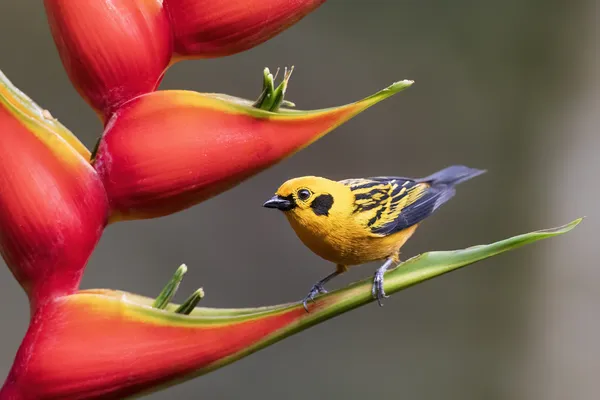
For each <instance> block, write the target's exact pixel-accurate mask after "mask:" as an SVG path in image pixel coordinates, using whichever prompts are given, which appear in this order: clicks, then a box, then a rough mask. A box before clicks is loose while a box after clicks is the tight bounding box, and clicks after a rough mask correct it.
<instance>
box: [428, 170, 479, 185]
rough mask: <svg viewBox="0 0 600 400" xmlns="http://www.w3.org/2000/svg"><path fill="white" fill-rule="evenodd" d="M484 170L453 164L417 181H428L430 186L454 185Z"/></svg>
mask: <svg viewBox="0 0 600 400" xmlns="http://www.w3.org/2000/svg"><path fill="white" fill-rule="evenodd" d="M484 172H486V170H484V169H475V168H469V167H465V166H464V165H453V166H451V167H448V168H444V169H442V170H441V171H438V172H436V173H434V174H432V175H429V176H427V177H425V178H422V179H419V181H420V182H426V183H429V184H430V185H431V186H437V185H447V186H454V185H458V184H459V183H462V182H464V181H467V180H469V179H471V178H474V177H476V176H477V175H481V174H483V173H484Z"/></svg>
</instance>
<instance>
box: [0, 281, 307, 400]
mask: <svg viewBox="0 0 600 400" xmlns="http://www.w3.org/2000/svg"><path fill="white" fill-rule="evenodd" d="M113 293H114V292H113ZM114 294H115V295H113V296H111V295H110V293H106V292H104V293H101V294H95V293H93V292H88V293H85V292H82V293H80V294H75V295H71V296H68V297H65V298H62V299H60V300H57V301H56V302H55V303H52V304H49V305H48V306H47V307H46V308H45V309H42V310H40V311H39V312H38V314H37V315H36V318H34V319H33V321H32V324H31V326H30V328H29V331H28V333H27V335H26V337H25V339H24V341H23V344H22V345H21V348H20V349H19V352H18V354H17V357H16V360H15V363H14V366H13V369H12V370H11V373H10V375H9V377H8V379H7V382H6V383H5V386H4V388H3V389H2V392H0V398H1V399H9V398H10V397H8V396H9V394H18V397H17V398H20V399H64V400H68V399H99V398H106V399H108V398H110V399H120V398H124V397H126V396H131V395H134V394H140V393H141V392H144V391H146V390H149V389H152V388H156V387H158V386H162V385H165V384H168V383H170V382H172V381H174V380H177V379H184V378H187V379H189V378H192V377H193V376H195V375H199V374H201V373H203V372H207V370H209V369H210V368H214V367H217V366H218V365H222V364H226V363H228V362H231V360H228V359H227V357H229V356H236V357H237V358H240V357H242V356H243V355H245V354H247V353H248V352H249V351H251V349H252V347H253V346H254V345H256V344H258V343H259V342H265V341H267V340H268V339H269V335H271V334H273V333H275V332H277V331H278V330H280V329H281V328H283V327H286V326H290V325H291V324H292V323H293V322H294V321H296V320H297V319H299V318H301V317H304V316H306V312H305V311H304V310H303V309H302V307H296V308H292V309H287V310H282V311H278V312H273V313H270V314H268V313H263V314H262V315H257V316H256V317H254V318H252V317H251V316H240V317H233V318H228V319H223V318H219V317H193V316H183V315H179V314H174V313H171V312H167V311H164V310H156V309H151V308H149V307H147V306H142V305H138V304H134V303H132V302H131V301H130V299H128V300H125V299H122V298H120V297H119V296H118V293H114Z"/></svg>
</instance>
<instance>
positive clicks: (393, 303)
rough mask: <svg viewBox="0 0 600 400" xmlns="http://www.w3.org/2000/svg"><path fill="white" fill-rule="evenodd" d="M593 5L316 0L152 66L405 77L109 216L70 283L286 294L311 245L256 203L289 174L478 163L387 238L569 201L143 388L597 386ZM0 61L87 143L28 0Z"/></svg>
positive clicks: (74, 98) (229, 78) (5, 333)
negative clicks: (240, 354) (522, 237)
mask: <svg viewBox="0 0 600 400" xmlns="http://www.w3.org/2000/svg"><path fill="white" fill-rule="evenodd" d="M597 23H598V9H597V1H595V0H574V1H566V0H562V1H560V0H543V1H542V0H503V1H499V0H483V1H465V0H458V1H453V2H448V1H444V0H428V1H424V0H420V1H417V0H395V1H392V0H390V1H384V0H370V1H366V0H365V1H359V0H345V1H344V0H337V1H336V0H330V1H329V2H327V3H326V4H325V5H324V6H323V7H321V8H320V9H319V10H317V11H316V12H315V13H314V14H312V15H309V16H308V17H307V18H306V19H304V20H302V21H301V22H300V23H299V24H297V25H296V26H294V27H293V28H291V29H290V30H288V31H286V32H284V33H283V34H281V35H279V36H278V37H276V38H275V39H273V40H271V41H269V42H267V43H266V44H263V45H261V46H259V47H257V48H255V49H253V50H251V51H248V52H245V53H242V54H238V55H235V56H231V57H227V58H222V59H215V60H204V61H193V62H185V63H180V64H177V65H175V66H174V67H173V68H172V69H170V70H169V72H168V73H167V75H166V78H165V80H164V83H163V85H162V88H179V89H192V90H198V91H205V92H223V93H228V94H232V95H238V96H241V97H246V98H255V97H257V96H258V94H259V91H260V85H261V76H262V69H263V67H265V66H269V67H270V68H271V69H272V70H273V69H275V68H276V67H278V66H281V67H283V66H286V65H292V64H293V65H295V66H296V70H295V72H294V76H293V78H292V81H291V84H290V87H289V90H288V98H289V99H290V100H292V101H294V102H295V103H296V104H297V106H298V107H299V108H302V109H311V108H320V107H328V106H334V105H339V104H344V103H347V102H350V101H354V100H357V99H359V98H362V97H364V96H366V95H369V94H371V93H373V92H375V91H377V90H379V89H381V88H383V87H385V86H387V85H388V84H390V83H392V82H393V81H396V80H399V79H404V78H408V79H414V80H415V81H416V83H415V85H414V86H413V87H412V88H410V89H409V90H407V91H405V92H403V93H401V94H398V95H397V96H395V97H393V98H392V99H389V100H387V101H385V102H384V103H381V104H379V105H377V106H376V107H374V108H372V109H370V110H368V111H366V112H365V113H363V114H361V115H360V116H358V117H357V118H355V119H354V120H352V121H350V122H349V123H347V124H345V125H343V126H341V127H340V128H338V129H337V130H335V131H334V132H332V133H331V134H329V135H328V136H326V137H325V138H323V139H322V140H320V141H318V142H317V143H315V144H314V145H312V146H310V147H309V148H307V149H306V150H304V151H302V152H301V153H299V154H297V155H295V156H293V157H292V158H290V159H288V160H286V161H284V162H282V163H281V164H279V165H277V166H275V167H274V168H272V169H270V170H268V171H266V172H264V173H262V174H260V175H259V176H257V177H255V178H253V179H250V180H249V181H246V182H245V183H243V184H242V185H240V186H238V187H237V188H235V189H233V190H231V191H229V192H227V193H225V194H223V195H221V196H218V197H216V198H214V199H212V200H210V201H207V202H205V203H203V204H201V205H198V206H196V207H194V208H192V209H190V210H187V211H185V212H182V213H180V214H177V215H174V216H170V217H165V218H161V219H158V220H151V221H140V222H131V223H123V224H117V225H115V226H111V227H110V228H109V229H108V230H107V232H106V234H105V235H104V237H103V238H102V240H101V242H100V244H99V246H98V248H97V250H96V251H95V253H94V254H93V256H92V258H91V260H90V263H89V266H88V268H87V271H86V274H85V278H84V281H83V286H84V287H85V288H95V287H108V288H114V289H123V290H128V291H132V292H136V293H141V294H144V295H149V296H152V295H155V294H157V293H158V292H159V291H160V289H161V287H162V285H163V284H164V283H165V282H166V281H167V280H168V279H169V277H170V276H171V274H172V273H173V271H174V270H175V268H176V267H177V266H178V265H179V264H181V263H186V264H187V265H188V266H189V268H190V270H189V272H188V274H187V275H186V279H185V280H184V282H183V284H182V287H181V289H180V294H181V296H179V297H181V298H179V297H178V298H177V299H178V300H182V298H183V297H184V296H185V295H186V294H188V293H190V292H192V291H193V290H194V289H195V288H197V287H198V286H203V287H204V289H205V291H206V293H207V295H206V298H205V300H204V304H205V305H207V306H221V307H231V306H259V305H266V304H272V303H280V302H287V301H293V300H298V299H300V298H301V297H302V296H304V295H305V294H306V292H307V290H308V289H309V288H310V287H311V285H312V284H313V283H314V282H315V281H316V280H317V279H319V278H321V277H322V276H324V274H326V273H328V272H329V271H330V270H331V265H329V264H328V263H327V262H325V261H323V260H320V259H319V258H317V257H316V256H315V255H313V254H312V253H311V252H310V251H309V250H307V249H306V248H305V247H303V245H302V244H301V243H300V241H299V240H298V239H297V238H296V236H295V235H294V233H293V232H292V231H291V229H290V228H289V227H288V225H287V222H286V221H285V219H284V218H283V217H282V216H281V215H277V214H276V213H273V212H272V211H268V210H265V209H263V208H261V204H262V202H263V201H264V200H265V199H267V198H268V197H269V196H270V195H271V194H272V193H273V192H274V191H275V189H276V188H277V187H278V186H279V184H280V183H281V182H283V181H284V180H286V179H288V178H291V177H295V176H300V175H311V174H314V175H321V176H326V177H329V178H333V179H342V178H348V177H360V176H372V175H393V174H395V175H404V176H415V177H419V176H425V175H428V174H429V173H431V172H434V171H436V170H438V169H440V168H443V167H445V166H447V165H450V164H455V163H460V164H466V165H469V166H472V167H477V168H486V169H488V173H487V174H486V175H483V176H481V177H478V178H477V179H475V180H473V181H470V182H468V183H466V184H464V185H461V186H460V187H459V188H458V194H457V196H456V197H455V198H454V199H453V200H452V201H451V202H449V203H448V204H447V205H445V206H444V207H443V208H442V209H441V210H440V211H439V212H438V213H436V215H435V216H434V217H432V218H430V219H429V220H428V221H427V222H426V223H424V224H423V225H422V227H421V228H420V229H419V230H418V231H417V233H416V235H415V236H414V237H413V239H412V240H411V241H410V242H409V244H408V245H407V246H405V248H404V257H405V258H406V257H410V256H413V255H415V254H418V253H420V252H423V251H428V250H441V249H455V248H462V247H467V246H471V245H475V244H480V243H487V242H491V241H495V240H498V239H502V238H504V237H507V236H510V235H514V234H518V233H522V232H526V231H530V230H535V229H538V228H545V227H551V226H556V225H560V224H563V223H566V222H568V221H570V220H572V219H574V218H576V217H578V216H582V215H586V216H587V217H588V218H587V220H586V221H584V223H583V224H582V225H581V226H580V227H578V228H577V229H576V230H575V231H574V232H572V233H570V234H568V235H566V236H564V237H560V238H557V239H552V240H548V241H545V242H542V243H539V244H534V245H532V246H530V247H526V248H524V249H521V250H518V251H516V252H511V253H509V254H506V255H502V256H499V257H497V258H493V259H491V260H488V261H484V262H482V263H480V264H477V265H476V266H475V267H471V268H467V269H464V270H461V271H458V272H455V273H452V274H449V275H446V276H443V277H440V278H437V279H435V280H433V281H429V282H426V283H424V284H422V285H418V286H416V287H413V288H411V289H409V290H407V291H405V292H402V293H400V294H398V295H396V296H393V297H392V298H390V299H388V300H387V302H386V303H385V307H383V308H379V307H377V306H376V305H374V304H372V305H370V306H368V307H364V308H362V309H359V310H357V311H354V312H352V313H349V314H346V315H344V316H341V317H339V318H336V319H334V320H332V321H330V322H327V323H325V324H322V325H319V326H317V327H315V328H312V329H310V330H309V331H306V332H304V333H301V334H299V335H297V336H294V337H292V338H289V339H287V340H285V341H283V342H281V343H279V344H276V345H274V346H272V347H270V348H268V349H266V350H263V351H261V352H259V353H257V354H254V355H252V356H250V357H248V358H246V359H244V360H242V361H240V362H237V363H235V364H233V365H231V366H228V367H226V368H224V369H221V370H218V371H216V372H213V373H211V374H209V375H207V376H204V377H200V378H197V379H194V380H192V381H190V382H187V383H185V384H182V385H180V386H177V387H174V388H171V389H168V390H167V391H164V392H159V393H157V394H154V395H152V396H150V398H152V399H168V398H177V399H196V398H208V399H234V398H241V397H244V398H249V399H303V400H304V399H311V398H314V399H321V398H334V399H342V398H345V399H364V398H369V399H371V398H373V399H375V398H383V399H387V398H404V399H440V398H443V399H445V400H451V399H457V400H458V399H460V400H469V399H487V400H495V399H511V400H513V399H528V400H530V399H547V400H552V399H556V400H558V399H561V400H562V399H566V398H572V399H596V398H598V378H597V377H598V375H599V373H600V347H599V346H598V344H597V342H598V338H599V337H600V313H599V312H598V306H599V305H600V290H599V288H600V268H599V267H598V265H597V261H598V259H599V258H600V247H599V246H598V244H597V243H596V241H597V237H596V235H595V234H594V232H595V231H596V230H597V229H598V228H600V223H599V222H598V217H599V216H600V214H599V212H598V209H597V205H596V204H597V201H598V200H597V199H598V196H599V194H600V185H599V184H598V176H597V175H596V174H598V173H599V172H598V171H599V169H600V159H599V158H598V156H597V152H598V149H600V135H598V128H599V127H600V112H599V111H600V109H599V105H600V104H599V101H598V100H599V96H600V85H599V82H600V80H599V79H598V78H600V76H599V71H600V65H599V63H598V54H597V48H598V42H597V39H598V36H597V35H598V30H597ZM0 69H2V70H3V71H4V72H5V73H6V75H7V76H8V77H9V78H10V79H11V80H12V81H13V82H14V83H15V84H16V85H17V86H18V87H20V88H21V89H22V90H23V91H25V92H26V93H27V94H28V95H29V96H31V97H32V98H33V99H35V100H36V101H37V102H38V103H39V104H41V105H42V106H43V107H46V108H48V109H50V110H51V112H52V114H53V115H54V116H56V117H57V118H59V119H60V120H61V121H62V122H63V123H64V124H65V125H67V126H68V127H69V128H70V129H72V130H73V131H74V132H75V133H76V134H77V135H78V136H79V137H80V138H81V139H82V140H83V141H84V143H85V144H86V145H88V146H89V147H91V146H93V144H94V142H95V138H96V137H97V136H98V135H99V134H100V132H101V125H100V122H99V121H98V119H97V117H96V116H95V114H94V113H93V112H92V111H91V109H89V108H88V107H87V106H86V104H85V103H84V102H83V100H82V99H81V98H80V97H79V96H78V95H77V94H76V92H75V90H74V89H73V87H72V86H71V84H70V82H69V81H68V79H67V77H66V75H65V72H64V70H63V69H62V66H61V63H60V60H59V58H58V55H57V53H56V50H55V47H54V43H53V42H52V39H51V37H50V33H49V29H48V26H47V23H46V20H45V15H44V11H43V7H42V5H41V2H40V1H34V0H19V1H16V0H10V1H9V0H4V1H2V2H0ZM0 134H1V133H0ZM166 140H168V138H166ZM0 189H1V188H0ZM374 267H375V265H372V266H365V267H362V268H357V269H355V270H353V271H351V272H350V273H349V274H348V276H346V277H344V278H340V279H339V280H337V281H335V282H334V284H333V285H331V286H330V287H331V288H333V287H339V286H341V285H344V284H346V283H349V282H351V281H354V280H356V279H358V278H361V277H366V276H370V275H371V274H372V272H373V269H374ZM0 290H1V291H2V295H1V296H2V297H1V298H2V301H1V302H0V316H1V317H2V319H3V321H4V323H2V329H1V332H2V333H1V337H2V340H1V343H0V378H2V379H3V378H4V377H5V376H6V374H7V373H8V371H9V368H10V366H11V363H12V360H13V357H14V355H15V352H16V350H17V348H18V346H19V343H20V340H21V338H22V336H23V334H24V333H25V330H26V327H27V320H28V306H27V302H26V298H25V295H24V293H23V292H22V291H21V289H20V288H19V287H18V285H17V283H16V282H15V281H14V279H13V278H12V277H11V275H10V274H9V272H8V269H7V268H0ZM81 356H82V357H83V356H85V355H81Z"/></svg>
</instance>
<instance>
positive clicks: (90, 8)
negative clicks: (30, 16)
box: [44, 0, 172, 116]
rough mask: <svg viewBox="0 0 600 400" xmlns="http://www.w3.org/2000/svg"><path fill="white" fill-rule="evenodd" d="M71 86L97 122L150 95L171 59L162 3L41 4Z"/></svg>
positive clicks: (61, 0) (51, 0)
mask: <svg viewBox="0 0 600 400" xmlns="http://www.w3.org/2000/svg"><path fill="white" fill-rule="evenodd" d="M44 4H45V6H46V12H47V14H48V21H49V23H50V28H51V30H52V35H53V36H54V41H55V43H56V46H57V47H58V51H59V54H60V57H61V60H62V62H63V65H64V67H65V69H66V70H67V74H68V75H69V78H70V79H71V82H73V84H74V85H75V87H76V88H77V90H78V91H79V93H80V94H81V95H82V96H83V97H84V98H85V99H86V101H87V102H88V103H89V104H90V105H91V106H92V107H93V108H95V109H96V110H97V112H99V113H100V114H101V115H102V116H107V115H109V114H110V113H111V112H112V111H113V110H114V109H116V108H117V107H119V106H120V105H121V104H123V103H124V102H126V101H128V100H130V99H132V98H134V97H136V96H138V95H140V94H144V93H149V92H151V91H153V90H154V89H156V87H157V86H158V84H159V83H160V80H161V78H162V75H163V73H164V71H165V69H166V67H167V66H168V64H169V62H170V59H171V55H172V34H171V28H170V26H169V20H168V18H167V14H166V11H165V9H164V7H163V1H162V0H95V1H73V0H44Z"/></svg>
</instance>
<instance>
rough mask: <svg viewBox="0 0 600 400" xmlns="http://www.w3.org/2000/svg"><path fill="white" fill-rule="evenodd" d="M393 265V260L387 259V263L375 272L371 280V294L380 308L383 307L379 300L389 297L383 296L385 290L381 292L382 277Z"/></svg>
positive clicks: (391, 258)
mask: <svg viewBox="0 0 600 400" xmlns="http://www.w3.org/2000/svg"><path fill="white" fill-rule="evenodd" d="M393 263H394V258H393V257H390V258H388V259H387V261H386V262H385V263H384V264H383V265H382V266H381V267H379V269H378V270H377V272H375V277H374V278H373V288H372V289H371V294H372V295H373V298H374V299H377V303H379V306H380V307H382V306H383V303H382V302H381V300H383V299H385V298H388V297H389V296H387V295H386V294H385V290H383V275H384V274H385V273H386V271H387V270H388V268H390V267H391V266H392V264H393Z"/></svg>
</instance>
